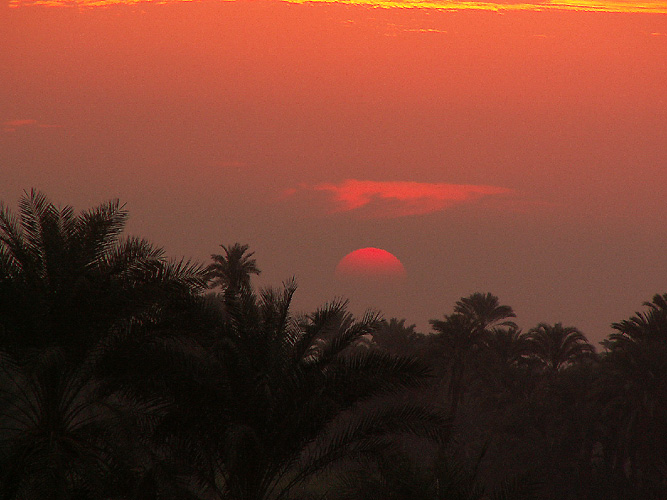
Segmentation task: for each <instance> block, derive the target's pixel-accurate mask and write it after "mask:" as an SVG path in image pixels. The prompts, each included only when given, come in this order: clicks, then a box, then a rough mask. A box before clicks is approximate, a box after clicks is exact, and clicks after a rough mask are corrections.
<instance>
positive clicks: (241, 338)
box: [133, 283, 448, 500]
mask: <svg viewBox="0 0 667 500" xmlns="http://www.w3.org/2000/svg"><path fill="white" fill-rule="evenodd" d="M295 290H296V286H295V285H294V284H293V283H288V284H286V285H285V286H284V287H283V288H282V289H279V290H275V289H268V290H262V291H260V292H259V293H257V294H256V293H246V294H243V295H242V297H241V298H242V300H240V301H237V302H236V303H235V304H234V306H233V308H232V310H231V311H230V312H229V317H227V318H226V319H225V320H224V325H223V326H222V330H221V331H220V333H219V336H218V337H217V338H216V339H214V341H213V342H212V344H211V345H210V347H207V348H201V349H194V348H188V350H187V353H191V354H192V353H196V352H198V353H199V354H198V355H197V356H199V358H198V359H199V361H197V362H194V361H193V362H190V363H189V366H194V367H197V368H195V370H197V373H199V375H197V376H196V377H188V378H185V379H183V380H182V381H181V383H180V384H166V385H165V389H166V390H167V391H171V394H170V395H169V397H168V398H167V399H168V400H170V401H171V402H172V403H171V404H170V406H169V410H168V413H167V415H166V416H165V419H164V421H163V423H162V424H161V427H162V428H161V430H160V431H159V433H158V435H161V436H163V437H162V439H163V440H164V439H165V438H164V436H171V437H168V438H166V439H167V440H168V441H170V442H174V441H176V440H178V439H180V441H181V442H184V443H188V444H186V445H184V446H183V447H181V448H180V450H179V451H178V453H177V454H178V455H180V457H181V458H180V460H181V461H182V462H187V463H189V464H191V466H193V467H194V468H196V472H195V476H196V477H197V478H198V479H197V484H200V485H202V487H203V488H204V491H205V494H206V495H210V496H211V497H212V498H219V499H227V498H231V499H235V500H264V499H269V498H272V499H280V498H285V497H286V496H287V495H288V494H289V492H290V491H291V490H292V489H293V488H294V487H295V486H297V485H299V484H301V483H303V482H304V481H305V480H307V479H308V478H310V477H312V476H313V475H314V474H316V473H318V472H320V471H322V470H323V469H325V468H327V467H329V466H330V465H331V464H332V463H335V462H337V461H339V460H341V459H343V458H345V457H347V456H349V455H351V454H353V455H357V456H359V455H363V454H367V453H371V452H372V451H374V450H377V449H379V448H382V447H384V446H386V445H387V444H388V443H389V442H390V440H389V436H390V435H391V434H392V433H394V432H408V433H413V434H418V435H426V436H430V437H433V438H437V437H438V436H440V433H441V431H442V429H443V428H444V427H445V426H446V425H447V424H448V420H447V419H446V418H445V417H444V415H442V414H441V413H440V412H439V411H438V410H436V409H431V408H429V407H425V406H423V405H416V404H410V403H404V404H398V405H387V406H385V405H382V406H378V405H374V406H373V405H372V401H373V399H374V398H376V397H379V396H384V397H388V396H390V395H391V394H394V393H396V392H397V391H400V390H401V389H403V388H409V387H415V386H420V385H423V384H425V382H426V376H427V374H428V369H427V368H426V367H425V366H423V365H422V364H421V363H419V362H418V361H417V360H415V359H413V358H403V357H397V356H393V355H390V354H388V353H386V352H382V351H380V350H369V349H357V348H355V345H356V342H357V341H358V340H359V339H360V338H361V337H362V336H364V335H366V334H369V333H371V332H372V331H373V330H374V329H375V328H377V325H378V321H379V320H378V317H377V315H375V314H372V313H369V314H367V315H366V316H364V317H363V318H362V319H361V320H355V319H354V318H353V317H352V316H351V315H350V314H349V313H348V312H347V311H346V302H345V301H336V302H334V303H332V304H329V305H327V306H325V307H323V308H321V309H318V310H317V311H316V312H314V313H312V314H310V315H307V316H294V315H293V314H292V313H291V312H290V308H291V302H292V297H293V294H294V293H295ZM205 343H206V342H205ZM187 353H186V354H187ZM133 378H136V377H133ZM174 378H178V375H177V374H175V375H174ZM368 405H371V406H370V407H369V406H368ZM179 436H180V437H179Z"/></svg>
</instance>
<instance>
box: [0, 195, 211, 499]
mask: <svg viewBox="0 0 667 500" xmlns="http://www.w3.org/2000/svg"><path fill="white" fill-rule="evenodd" d="M19 208H20V215H19V216H18V217H17V216H15V215H14V214H13V213H12V212H11V210H10V209H8V208H7V207H5V206H4V205H2V206H0V373H1V374H2V376H1V377H0V421H1V422H2V423H1V425H0V427H1V428H0V447H1V448H2V451H1V452H0V455H1V456H2V458H1V459H0V481H1V484H0V488H1V489H2V491H3V494H4V498H7V499H9V498H54V499H60V498H72V496H76V497H77V498H90V497H97V498H99V497H100V496H101V494H102V493H101V492H102V491H104V492H106V494H109V493H110V492H111V491H116V492H117V490H115V488H116V487H113V488H112V487H111V486H110V483H113V482H115V481H117V480H120V478H121V477H125V478H127V477H129V476H126V475H123V474H119V473H118V472H119V470H120V469H119V467H120V468H121V469H122V468H123V464H122V460H120V459H119V457H120V455H119V454H116V453H115V451H114V450H117V449H118V447H119V446H121V445H122V444H123V443H127V442H128V441H127V440H123V439H122V438H121V433H120V432H119V429H120V427H121V426H120V422H121V421H120V420H119V418H118V417H119V416H120V414H121V413H122V411H121V410H123V411H124V410H125V409H127V408H124V406H127V405H122V404H120V403H121V399H119V398H118V396H115V395H111V394H107V395H103V394H101V393H100V392H99V389H100V387H101V386H100V383H101V379H100V377H99V376H98V374H97V365H98V359H99V358H100V356H101V354H102V353H104V352H106V350H107V344H108V343H109V342H110V339H112V338H113V337H114V336H115V335H117V334H118V333H119V332H121V331H123V330H129V329H131V327H132V326H141V325H144V326H148V325H152V324H159V323H163V322H165V321H167V320H169V321H171V318H172V316H173V317H174V318H175V317H177V316H178V314H180V313H181V312H183V311H185V310H189V308H190V307H191V304H192V303H193V302H195V301H196V297H197V292H198V291H199V290H201V289H203V286H204V284H205V276H204V272H203V270H202V269H201V268H200V267H199V266H196V265H192V264H190V263H188V262H183V261H181V262H168V261H167V260H166V259H165V258H164V256H163V251H162V250H161V249H159V248H156V247H154V246H152V245H151V244H149V243H148V242H146V241H144V240H139V239H136V238H129V239H121V237H120V235H121V233H122V230H123V228H124V226H125V223H126V220H127V211H126V210H125V209H124V208H123V207H122V206H121V205H120V204H119V202H118V201H111V202H108V203H105V204H102V205H100V206H98V207H96V208H93V209H91V210H88V211H84V212H82V213H80V214H79V215H76V214H75V213H74V210H73V209H72V208H71V207H69V206H65V207H63V208H58V207H56V206H55V205H54V204H53V203H51V202H50V201H49V200H48V199H47V198H46V197H45V196H44V195H43V194H41V193H39V192H37V191H34V190H33V191H31V192H30V193H26V194H25V195H24V196H23V197H22V198H21V200H20V202H19ZM174 315H175V316H174ZM126 368H127V367H126ZM125 451H127V450H125ZM128 457H129V455H128ZM117 486H118V485H117ZM125 486H127V485H125ZM118 487H119V488H120V486H118ZM110 488H111V489H110Z"/></svg>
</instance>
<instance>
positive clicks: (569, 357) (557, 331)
mask: <svg viewBox="0 0 667 500" xmlns="http://www.w3.org/2000/svg"><path fill="white" fill-rule="evenodd" d="M526 347H527V350H528V353H529V354H528V357H529V358H530V359H532V360H533V361H535V362H536V363H538V365H539V366H540V367H541V369H543V370H545V371H546V372H548V373H552V374H555V373H558V371H560V370H562V369H563V368H565V367H567V366H570V365H571V364H573V363H576V362H577V361H579V360H582V359H585V358H591V357H592V356H593V355H594V354H595V349H594V348H593V346H592V345H591V344H590V343H589V342H588V340H587V339H586V337H585V336H584V334H583V333H581V331H579V330H578V329H577V328H575V327H573V326H563V324H562V323H556V324H555V325H549V324H547V323H540V324H539V325H537V326H536V327H535V328H532V329H531V330H529V331H528V334H527V335H526Z"/></svg>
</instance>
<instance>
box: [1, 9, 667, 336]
mask: <svg viewBox="0 0 667 500" xmlns="http://www.w3.org/2000/svg"><path fill="white" fill-rule="evenodd" d="M32 3H34V2H24V1H19V2H14V1H13V2H11V3H10V4H5V6H3V7H0V12H1V17H0V47H1V48H0V82H2V85H1V86H0V127H1V128H0V200H2V201H4V202H5V203H7V204H9V205H11V206H13V207H15V205H16V202H17V200H18V198H19V197H20V195H21V193H22V191H23V190H24V189H30V188H31V187H36V188H38V189H40V190H42V191H44V192H45V193H46V194H47V195H48V196H49V197H50V198H51V199H52V200H54V201H57V202H59V203H62V204H73V205H74V206H75V207H76V208H78V209H83V208H87V207H89V206H93V205H96V204H97V203H99V202H101V201H104V200H107V199H110V198H120V199H121V200H122V201H123V202H126V203H127V207H128V208H129V210H130V214H131V224H130V230H131V232H132V233H134V234H137V235H140V236H145V237H147V238H148V239H150V240H151V241H153V242H154V243H156V244H158V245H162V246H164V247H165V248H166V249H167V251H168V253H169V254H170V255H172V256H173V257H180V256H186V257H192V258H194V259H197V260H200V261H202V262H206V263H207V262H208V259H209V256H210V254H211V253H217V252H218V251H219V247H218V245H219V244H220V243H225V244H227V243H232V242H236V241H238V242H241V243H248V244H249V245H250V247H251V250H254V251H255V257H256V258H257V261H258V265H259V267H260V268H261V269H262V271H263V272H262V275H261V277H260V278H261V279H259V284H263V285H269V284H279V283H280V282H281V281H282V280H285V279H288V278H290V277H291V276H295V277H296V279H297V282H298V283H299V292H297V295H296V297H295V299H296V300H295V302H296V305H297V306H298V307H299V308H302V309H304V310H312V309H314V308H315V307H316V306H318V305H321V304H322V303H324V302H325V301H327V300H329V299H332V298H333V297H335V296H336V295H345V296H349V297H350V298H351V300H352V306H353V309H354V310H356V311H358V312H361V311H363V310H364V309H365V308H366V307H373V308H378V309H381V310H382V311H383V312H384V313H385V316H387V317H388V318H389V317H394V316H395V317H398V318H406V319H407V322H408V323H416V324H417V325H418V329H420V330H422V331H425V332H426V331H428V324H427V323H428V320H429V319H432V318H441V317H442V315H443V314H446V313H450V312H451V309H452V307H453V304H454V302H455V301H456V300H457V299H458V298H459V297H462V296H466V295H469V294H471V293H472V292H475V291H481V292H487V291H488V292H492V293H494V294H495V295H497V296H499V297H500V300H501V303H503V304H508V305H511V306H512V307H513V308H514V310H515V311H516V312H517V316H518V318H517V322H518V323H519V325H520V326H522V327H523V328H524V329H528V328H531V327H532V326H535V324H537V323H538V322H540V321H545V322H550V323H553V322H557V321H561V322H563V323H564V324H566V325H573V326H577V327H578V328H580V329H581V330H582V331H584V333H586V334H587V335H588V336H589V338H590V339H591V340H593V341H598V340H601V339H602V338H604V337H605V336H606V335H607V334H608V333H609V331H610V329H609V325H610V323H611V322H613V321H618V320H621V319H623V318H626V317H628V316H630V315H631V314H632V313H633V311H635V310H638V309H639V308H640V307H641V303H642V302H643V301H645V300H649V299H650V298H651V297H652V296H653V294H655V293H664V292H665V291H667V261H666V259H665V250H664V249H665V248H667V225H665V223H664V214H665V199H666V195H667V168H666V167H667V147H665V144H667V97H666V96H667V16H665V12H666V11H667V9H665V5H664V3H663V2H630V1H627V2H623V3H621V2H616V3H614V2H610V3H602V2H598V4H596V3H594V2H583V1H582V2H579V3H573V2H560V3H558V2H553V3H549V4H530V3H526V4H511V3H502V4H500V3H475V4H472V3H467V4H466V3H461V2H450V3H446V4H445V3H443V2H440V3H439V4H438V5H435V3H430V4H426V3H421V4H418V6H416V7H415V6H414V5H413V6H412V7H413V8H396V4H397V3H398V2H394V3H388V2H386V3H383V4H384V7H386V8H372V5H371V4H372V2H366V3H364V2H358V3H360V4H362V5H349V4H342V3H336V2H332V3H321V2H312V3H305V4H300V2H295V3H287V2H277V1H253V2H250V1H248V2H246V1H239V2H217V1H212V0H211V1H209V0H207V1H203V2H166V3H164V4H159V5H158V4H153V3H136V4H135V3H132V5H124V4H123V2H113V3H114V4H116V3H118V5H112V6H108V5H107V6H103V7H91V6H89V5H88V6H86V3H85V2H80V3H79V2H74V3H67V5H69V6H63V5H65V4H64V3H63V2H43V3H45V4H47V5H31V4H32ZM98 3H99V2H98ZM355 3H357V2H355ZM378 3H381V2H378ZM48 4H52V5H48ZM54 5H59V6H54ZM443 6H444V7H443ZM601 6H602V7H601ZM445 7H446V8H445ZM603 7H604V8H603ZM600 10H611V11H613V12H599V11H600ZM591 11H593V12H591ZM363 247H378V248H383V249H385V250H387V251H389V252H391V253H393V254H394V255H396V256H397V257H398V258H399V259H400V260H401V261H402V262H403V264H404V266H405V268H406V271H407V279H406V281H405V282H404V283H403V284H401V285H400V286H397V288H396V289H392V290H387V289H383V290H373V287H372V286H370V285H369V287H368V288H367V287H357V288H353V289H349V288H343V287H342V285H340V283H337V282H336V280H335V279H334V275H333V271H334V268H335V266H336V264H337V262H338V261H339V260H340V259H341V258H342V257H343V256H344V255H346V254H347V253H349V252H351V251H353V250H355V249H357V248H363Z"/></svg>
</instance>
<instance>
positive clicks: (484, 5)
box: [283, 0, 667, 14]
mask: <svg viewBox="0 0 667 500" xmlns="http://www.w3.org/2000/svg"><path fill="white" fill-rule="evenodd" d="M283 1H285V2H288V3H297V4H308V3H312V4H314V3H336V4H345V5H364V6H369V7H379V8H386V9H431V10H491V11H495V12H500V11H521V10H532V11H535V10H538V11H539V10H580V11H595V12H634V13H639V12H644V13H651V14H667V3H665V2H639V1H638V2H627V1H626V2H614V1H607V0H601V1H595V0H555V1H549V2H544V3H540V2H535V3H496V2H466V1H456V0H451V1H448V0H441V1H438V0H402V1H400V0H283Z"/></svg>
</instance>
